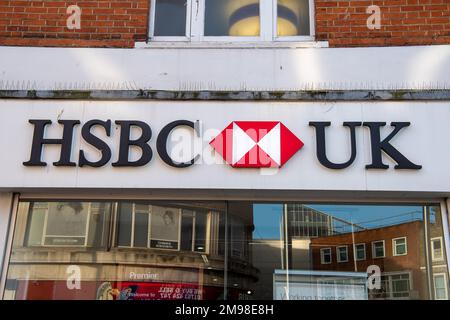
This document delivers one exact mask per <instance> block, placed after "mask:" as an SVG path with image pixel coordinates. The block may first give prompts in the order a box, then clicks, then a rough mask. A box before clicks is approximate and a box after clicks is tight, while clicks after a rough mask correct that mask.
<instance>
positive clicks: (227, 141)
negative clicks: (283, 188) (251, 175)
mask: <svg viewBox="0 0 450 320" xmlns="http://www.w3.org/2000/svg"><path fill="white" fill-rule="evenodd" d="M209 144H210V145H211V146H212V147H213V148H214V150H216V152H218V153H219V154H220V155H221V156H222V157H223V158H224V159H225V161H226V162H227V163H228V164H230V165H231V166H232V167H235V168H268V167H281V166H282V165H283V164H285V163H286V162H287V161H288V160H289V159H290V158H291V157H292V156H293V155H294V154H295V153H296V152H297V151H298V150H300V149H301V148H302V147H303V142H302V141H301V140H300V139H299V138H297V137H296V136H295V135H294V134H293V133H292V132H291V131H290V130H289V129H288V128H286V126H285V125H283V124H282V123H281V122H280V121H233V122H232V123H230V124H229V125H228V126H227V127H226V128H225V129H224V130H223V131H222V132H221V133H220V134H219V135H218V136H217V137H215V138H214V139H213V140H212V141H211V142H210V143H209Z"/></svg>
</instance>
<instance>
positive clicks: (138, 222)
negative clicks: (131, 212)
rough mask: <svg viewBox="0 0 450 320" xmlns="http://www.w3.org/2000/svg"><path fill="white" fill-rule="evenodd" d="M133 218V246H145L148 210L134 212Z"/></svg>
mask: <svg viewBox="0 0 450 320" xmlns="http://www.w3.org/2000/svg"><path fill="white" fill-rule="evenodd" d="M134 219H135V220H134V247H141V248H144V247H147V245H148V244H147V241H148V211H147V212H136V213H135V216H134Z"/></svg>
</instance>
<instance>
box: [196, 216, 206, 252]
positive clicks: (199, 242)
mask: <svg viewBox="0 0 450 320" xmlns="http://www.w3.org/2000/svg"><path fill="white" fill-rule="evenodd" d="M206 223H207V215H206V213H204V212H196V213H195V247H194V250H195V251H200V252H205V250H206V228H207V225H206Z"/></svg>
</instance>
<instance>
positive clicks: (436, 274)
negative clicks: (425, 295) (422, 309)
mask: <svg viewBox="0 0 450 320" xmlns="http://www.w3.org/2000/svg"><path fill="white" fill-rule="evenodd" d="M442 276H443V277H444V284H445V298H444V299H437V298H436V297H437V294H436V281H435V278H437V277H442ZM433 290H434V299H435V300H448V283H447V274H446V273H444V272H442V273H435V274H433Z"/></svg>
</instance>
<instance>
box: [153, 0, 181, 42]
mask: <svg viewBox="0 0 450 320" xmlns="http://www.w3.org/2000/svg"><path fill="white" fill-rule="evenodd" d="M154 3H155V24H154V34H153V35H154V36H160V37H170V36H178V37H184V36H186V13H187V0H155V1H154Z"/></svg>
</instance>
